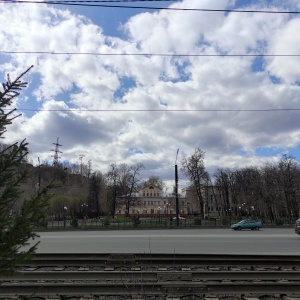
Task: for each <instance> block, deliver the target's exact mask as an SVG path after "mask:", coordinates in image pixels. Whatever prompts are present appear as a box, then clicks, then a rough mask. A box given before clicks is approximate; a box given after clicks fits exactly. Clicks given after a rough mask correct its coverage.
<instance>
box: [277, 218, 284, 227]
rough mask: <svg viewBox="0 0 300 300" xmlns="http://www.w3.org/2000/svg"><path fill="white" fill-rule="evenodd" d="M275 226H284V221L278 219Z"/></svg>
mask: <svg viewBox="0 0 300 300" xmlns="http://www.w3.org/2000/svg"><path fill="white" fill-rule="evenodd" d="M275 224H276V225H277V226H282V225H284V221H283V219H276V220H275Z"/></svg>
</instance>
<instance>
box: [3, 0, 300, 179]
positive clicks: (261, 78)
mask: <svg viewBox="0 0 300 300" xmlns="http://www.w3.org/2000/svg"><path fill="white" fill-rule="evenodd" d="M230 4H232V1H225V0H223V1H217V2H216V1H215V2H213V3H211V1H208V0H206V1H201V2H200V1H196V0H190V1H187V0H186V1H183V2H181V3H176V4H173V5H172V6H174V7H175V6H176V7H178V6H180V7H182V8H190V7H195V8H215V9H222V8H226V7H229V5H230ZM253 7H254V8H262V7H258V6H252V8H253ZM274 9H275V7H274ZM12 20H13V21H12ZM0 23H1V24H3V26H2V27H1V28H0V44H1V45H2V46H1V49H2V50H4V51H55V52H99V53H111V54H119V53H132V54H134V53H135V54H137V53H141V52H142V53H175V54H205V55H207V54H218V53H229V54H247V53H250V54H253V53H257V52H258V53H267V54H270V53H283V52H284V53H287V52H288V51H290V52H289V53H299V52H300V51H299V50H300V49H299V35H298V34H297V30H296V29H297V28H298V27H299V19H298V18H297V17H294V16H292V17H288V16H285V15H278V14H268V15H266V14H238V13H230V14H224V13H222V12H218V13H213V12H187V11H160V12H150V13H138V12H137V13H136V15H134V16H133V17H131V18H130V19H129V20H128V22H127V23H126V24H123V26H122V30H124V32H125V33H126V34H127V39H126V38H125V37H123V38H121V37H112V36H106V35H105V34H104V31H103V29H102V27H101V26H102V25H103V24H101V23H100V24H93V23H92V22H91V21H90V20H88V19H86V18H84V17H83V16H78V15H75V14H72V13H70V12H69V11H68V10H66V9H64V10H62V9H61V8H50V7H48V6H46V5H23V6H17V5H0ZM297 26H298V27H297ZM8 58H11V59H10V60H9V61H7V59H8ZM0 59H1V56H0ZM1 62H2V61H1V60H0V63H1ZM31 64H34V65H35V67H34V69H33V70H32V71H31V72H30V73H29V74H28V75H26V80H29V81H30V87H29V89H28V90H27V91H24V96H22V97H20V98H19V100H18V107H19V108H22V107H23V108H32V107H39V108H42V109H43V110H44V111H39V112H35V113H34V114H33V115H32V116H31V115H30V114H28V113H27V116H24V117H22V118H19V119H17V120H16V121H15V123H14V125H13V126H12V127H11V128H10V132H9V134H8V135H7V141H15V140H20V139H23V138H24V137H27V140H28V141H29V142H30V147H31V148H32V151H33V155H34V156H39V157H41V158H44V159H46V158H48V159H49V157H51V154H52V153H51V152H50V151H49V150H50V148H51V145H52V143H53V142H55V141H56V138H57V137H59V139H60V143H61V144H62V145H63V147H62V151H63V155H62V157H63V159H64V160H70V161H72V162H77V161H78V155H79V154H84V155H85V159H86V160H89V159H90V160H91V161H92V164H93V168H94V169H100V170H102V171H104V170H105V169H106V168H107V167H108V166H109V164H110V163H111V162H117V163H123V162H125V163H127V164H132V163H137V162H142V163H143V164H144V165H145V167H146V169H145V170H144V171H143V174H144V175H145V176H149V175H157V176H159V175H160V174H161V176H162V177H163V178H165V179H166V180H167V179H168V180H171V178H172V176H173V167H174V160H175V155H176V151H177V149H178V148H179V149H180V150H181V151H184V152H185V153H191V152H192V151H193V150H194V148H195V147H201V148H202V149H203V150H204V151H205V152H206V153H207V166H208V168H209V169H214V168H216V166H219V167H240V166H242V165H250V164H260V163H261V162H262V161H264V159H265V158H261V157H256V156H255V155H254V153H255V149H256V148H258V147H260V148H261V147H286V146H288V147H297V146H299V144H300V140H299V136H300V129H299V128H300V126H299V125H300V124H299V117H298V112H297V111H294V112H292V111H291V112H284V111H278V112H258V111H251V112H245V111H244V112H243V111H240V112H239V111H238V110H244V109H250V110H260V109H276V108H297V107H298V104H299V88H300V87H299V85H296V84H295V82H297V81H299V74H298V69H299V66H298V64H299V62H298V58H295V57H289V58H280V57H278V58H277V57H273V58H268V59H260V60H258V59H255V58H254V57H215V56H213V57H207V56H204V57H180V58H179V57H176V58H174V57H173V58H172V57H162V56H126V55H122V56H115V55H113V56H92V55H44V54H31V55H28V54H26V55H25V54H17V55H12V56H11V57H9V56H5V59H3V64H2V70H3V71H4V72H5V73H6V72H8V71H9V72H12V77H13V76H14V75H15V74H19V73H21V72H22V71H24V69H26V68H27V67H28V66H29V65H31ZM254 70H256V71H254ZM272 76H275V77H277V78H280V79H281V82H274V78H273V77H272ZM128 84H129V85H128ZM25 100H26V101H25ZM69 109H72V111H68V110H69ZM58 110H63V111H60V112H59V111H58ZM167 110H168V111H167ZM185 110H188V111H185ZM200 110H207V111H200ZM216 110H217V111H216ZM220 110H223V111H220ZM224 110H237V111H230V112H229V111H224ZM133 148H136V149H138V150H139V151H138V152H139V153H135V152H134V151H132V149H133ZM245 150H246V151H247V153H253V155H252V156H251V155H248V156H247V157H245V155H244V154H243V153H244V151H245Z"/></svg>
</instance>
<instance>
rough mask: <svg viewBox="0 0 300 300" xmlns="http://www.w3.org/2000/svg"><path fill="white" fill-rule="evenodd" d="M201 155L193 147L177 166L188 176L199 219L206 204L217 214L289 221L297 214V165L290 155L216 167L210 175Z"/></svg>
mask: <svg viewBox="0 0 300 300" xmlns="http://www.w3.org/2000/svg"><path fill="white" fill-rule="evenodd" d="M204 157H205V152H204V151H203V150H201V149H200V148H196V149H195V151H194V153H193V154H192V155H191V156H189V157H183V159H182V168H181V171H182V172H183V173H184V174H185V175H187V176H188V178H189V179H190V182H191V186H192V188H193V190H194V195H195V197H196V199H197V202H198V207H199V214H200V215H201V217H202V218H204V217H205V211H204V209H205V207H206V206H207V205H208V203H211V204H212V205H214V206H215V207H216V208H217V210H218V213H219V215H220V216H231V215H234V216H236V217H238V216H244V217H245V216H246V217H259V218H261V219H267V220H269V221H271V222H274V221H276V220H277V219H279V218H287V219H289V220H290V222H293V221H294V220H295V219H296V218H298V217H299V212H300V211H299V206H300V165H299V163H298V162H297V161H296V159H295V158H294V157H292V156H287V155H284V156H282V157H281V158H280V159H279V160H278V161H273V162H267V163H265V164H263V165H262V166H249V167H245V168H241V169H235V170H232V169H229V168H219V169H217V171H216V172H215V173H214V174H213V175H211V176H210V174H209V173H208V172H207V171H206V169H205V164H204ZM208 197H209V198H208Z"/></svg>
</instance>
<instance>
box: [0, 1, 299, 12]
mask: <svg viewBox="0 0 300 300" xmlns="http://www.w3.org/2000/svg"><path fill="white" fill-rule="evenodd" d="M78 2H79V1H72V2H67V1H27V0H26V1H25V0H0V3H6V4H12V3H22V4H51V5H69V6H90V7H102V8H130V9H148V10H172V11H198V12H225V13H264V14H300V11H282V10H280V11H279V10H278V11H276V10H241V9H211V8H179V7H154V6H134V5H112V4H98V1H92V2H93V3H89V2H87V1H84V2H80V3H78ZM95 2H96V3H95ZM104 2H105V1H104ZM106 2H108V1H106ZM102 3H103V2H102Z"/></svg>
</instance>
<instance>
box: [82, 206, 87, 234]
mask: <svg viewBox="0 0 300 300" xmlns="http://www.w3.org/2000/svg"><path fill="white" fill-rule="evenodd" d="M81 207H82V214H83V222H82V228H85V223H86V209H87V207H88V205H87V204H85V203H83V204H81Z"/></svg>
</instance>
